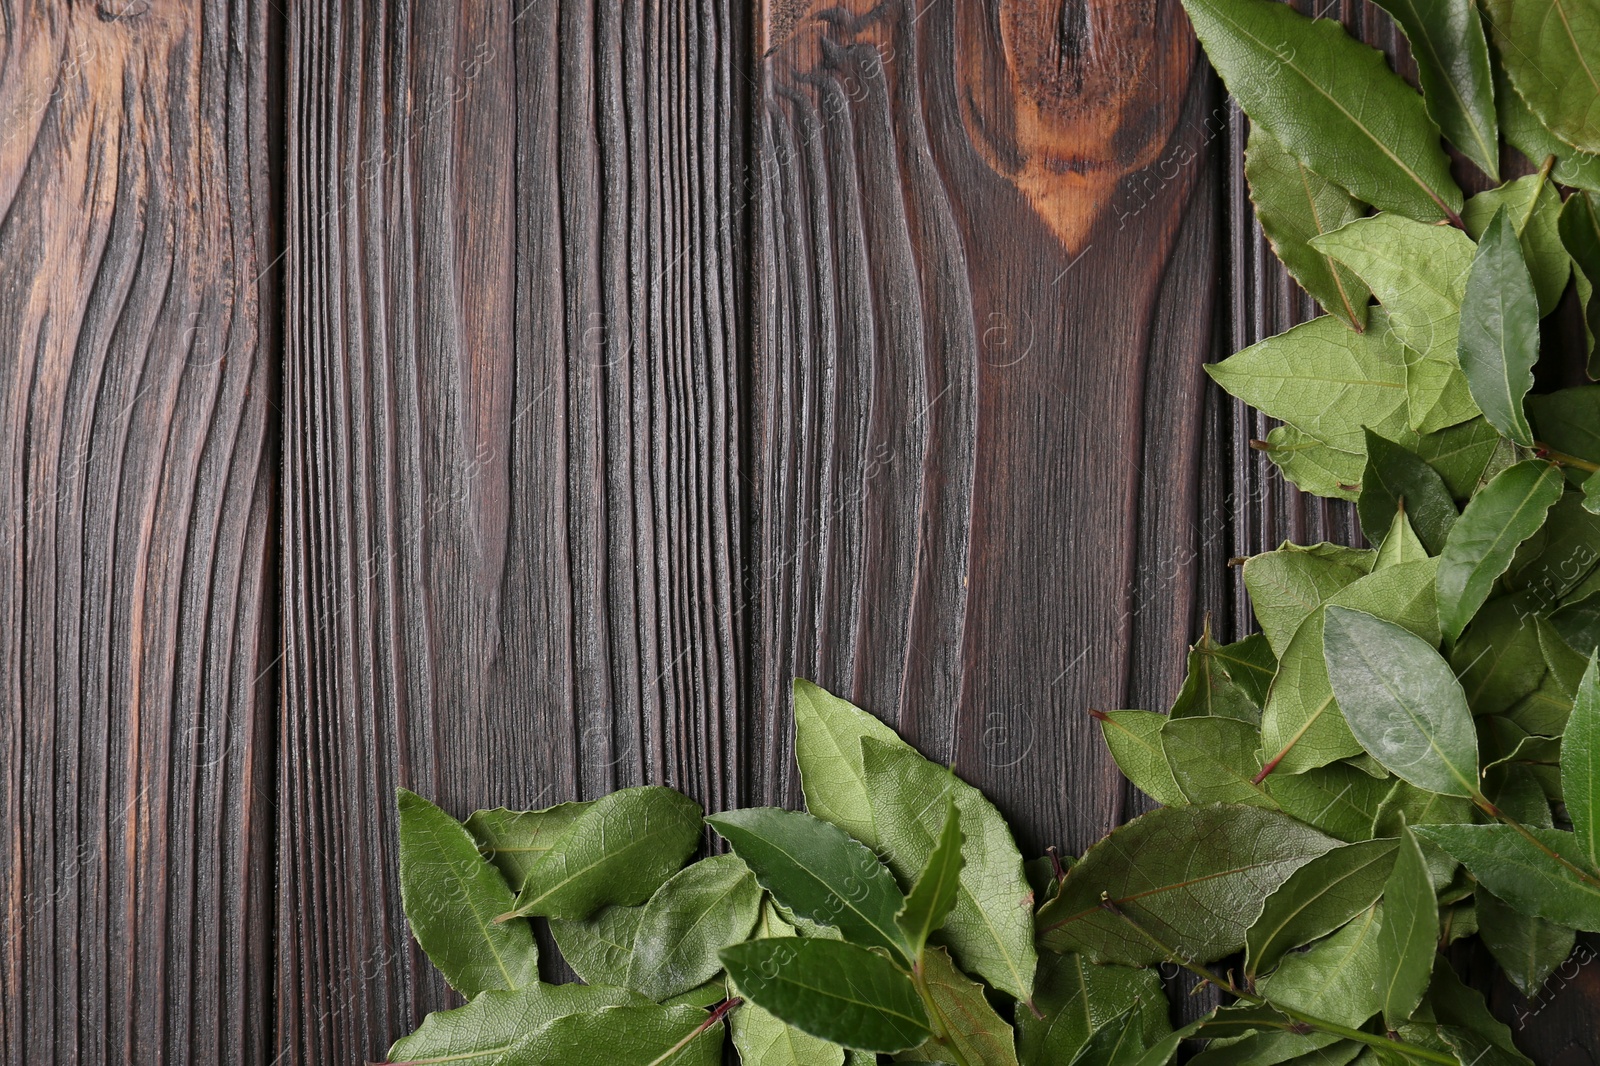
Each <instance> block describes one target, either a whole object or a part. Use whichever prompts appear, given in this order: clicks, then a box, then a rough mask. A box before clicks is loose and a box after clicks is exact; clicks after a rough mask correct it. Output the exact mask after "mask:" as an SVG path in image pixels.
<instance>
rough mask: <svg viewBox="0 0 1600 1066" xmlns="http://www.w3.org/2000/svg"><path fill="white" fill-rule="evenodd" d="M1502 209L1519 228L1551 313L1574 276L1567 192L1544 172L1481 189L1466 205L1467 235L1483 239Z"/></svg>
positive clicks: (1542, 309) (1544, 310) (1542, 303)
mask: <svg viewBox="0 0 1600 1066" xmlns="http://www.w3.org/2000/svg"><path fill="white" fill-rule="evenodd" d="M1501 211H1505V212H1506V215H1507V216H1508V218H1509V220H1510V222H1511V226H1512V228H1513V229H1514V230H1515V231H1516V234H1517V243H1518V246H1519V247H1520V248H1521V249H1522V259H1523V264H1524V265H1525V266H1526V267H1527V268H1528V274H1529V275H1530V276H1531V277H1532V278H1533V287H1534V290H1535V291H1536V292H1537V293H1538V294H1539V314H1540V315H1548V314H1549V313H1550V312H1551V311H1552V310H1554V309H1555V306H1556V304H1557V303H1558V302H1560V300H1561V293H1562V292H1563V291H1564V290H1565V289H1566V287H1567V278H1568V277H1570V276H1571V275H1572V264H1571V262H1570V261H1569V257H1568V256H1567V251H1566V249H1565V248H1564V247H1562V244H1561V194H1560V193H1558V192H1557V191H1556V188H1555V186H1554V185H1552V184H1551V182H1550V181H1549V179H1548V177H1545V176H1541V175H1538V174H1529V175H1528V176H1527V177H1523V178H1517V179H1515V180H1513V181H1508V182H1506V183H1505V184H1504V185H1502V186H1500V187H1499V188H1497V189H1489V190H1487V191H1485V192H1480V193H1478V194H1477V195H1476V196H1473V197H1472V198H1470V199H1469V200H1467V204H1466V206H1465V207H1463V208H1462V209H1461V223H1462V225H1464V226H1465V227H1466V230H1467V236H1469V237H1471V238H1472V239H1473V240H1475V241H1479V242H1480V243H1481V242H1482V240H1483V236H1484V234H1485V233H1486V232H1487V231H1488V229H1489V223H1490V222H1492V221H1494V216H1495V215H1497V214H1499V213H1500V212H1501Z"/></svg>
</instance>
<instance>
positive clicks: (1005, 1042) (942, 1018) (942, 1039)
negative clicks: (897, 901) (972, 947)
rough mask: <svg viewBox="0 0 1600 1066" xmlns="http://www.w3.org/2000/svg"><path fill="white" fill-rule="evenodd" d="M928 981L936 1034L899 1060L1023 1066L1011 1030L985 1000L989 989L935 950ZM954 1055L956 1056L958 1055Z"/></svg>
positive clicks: (927, 963)
mask: <svg viewBox="0 0 1600 1066" xmlns="http://www.w3.org/2000/svg"><path fill="white" fill-rule="evenodd" d="M923 979H924V981H925V982H926V984H927V988H928V1000H929V1004H930V1006H931V1007H932V1014H933V1021H934V1024H935V1026H936V1030H935V1036H934V1037H933V1039H931V1040H929V1041H928V1042H927V1043H925V1044H922V1045H921V1046H919V1047H916V1048H913V1049H912V1050H910V1051H903V1052H901V1053H900V1054H899V1055H897V1056H896V1059H897V1061H900V1062H946V1061H950V1060H951V1059H955V1060H956V1061H962V1062H968V1063H982V1064H983V1066H1018V1064H1017V1042H1016V1036H1015V1034H1014V1033H1013V1032H1012V1029H1011V1026H1010V1025H1009V1024H1008V1023H1007V1022H1006V1020H1005V1019H1004V1018H1001V1017H1000V1015H999V1014H998V1013H996V1012H995V1009H994V1007H992V1006H990V1005H989V1001H988V999H986V998H985V997H984V994H983V986H982V985H980V984H979V983H978V982H976V981H974V980H972V978H970V977H968V976H967V975H966V974H964V973H962V972H961V971H960V970H958V969H956V966H955V963H953V962H952V961H950V954H949V952H947V951H945V950H944V949H943V948H933V949H931V950H930V951H929V952H928V953H927V954H926V955H925V956H924V957H923ZM952 1053H954V1054H952Z"/></svg>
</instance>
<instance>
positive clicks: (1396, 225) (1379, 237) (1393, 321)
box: [1306, 213, 1477, 443]
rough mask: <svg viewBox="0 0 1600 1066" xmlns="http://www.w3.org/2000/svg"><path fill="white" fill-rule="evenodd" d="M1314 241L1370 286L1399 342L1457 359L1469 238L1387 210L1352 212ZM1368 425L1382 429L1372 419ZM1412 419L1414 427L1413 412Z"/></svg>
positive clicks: (1470, 249) (1470, 245)
mask: <svg viewBox="0 0 1600 1066" xmlns="http://www.w3.org/2000/svg"><path fill="white" fill-rule="evenodd" d="M1311 244H1312V247H1314V248H1316V249H1318V250H1319V251H1322V252H1326V253H1327V254H1328V255H1330V256H1332V257H1333V258H1334V259H1336V260H1337V261H1339V262H1341V263H1343V264H1344V265H1345V266H1347V267H1349V268H1350V269H1351V270H1354V271H1355V272H1356V273H1357V274H1359V275H1360V276H1361V278H1362V280H1363V281H1365V282H1366V283H1367V284H1368V285H1369V286H1371V288H1372V293H1373V295H1374V296H1376V297H1377V298H1378V299H1379V300H1380V301H1381V302H1382V303H1383V307H1384V310H1385V311H1386V312H1387V314H1388V322H1389V325H1390V326H1391V327H1392V329H1393V330H1394V335H1395V339H1396V340H1397V341H1399V343H1401V344H1403V345H1405V346H1406V347H1407V348H1410V349H1411V350H1413V351H1415V352H1417V353H1418V354H1419V355H1423V356H1426V357H1429V358H1432V359H1442V360H1444V362H1446V363H1454V362H1455V357H1456V345H1457V332H1458V328H1459V319H1460V313H1461V300H1462V297H1463V296H1465V295H1466V288H1467V274H1468V272H1469V271H1470V270H1471V268H1472V258H1473V256H1474V254H1476V251H1477V246H1476V245H1474V244H1473V243H1472V238H1471V237H1468V236H1467V235H1466V234H1465V233H1463V232H1461V231H1460V230H1458V229H1456V228H1454V227H1452V226H1431V225H1427V224H1425V223H1422V222H1418V221H1416V220H1415V219H1411V218H1406V217H1404V216H1402V215H1396V214H1392V213H1386V214H1379V215H1372V216H1370V217H1368V218H1359V219H1356V220H1355V221H1354V222H1350V223H1348V224H1346V225H1345V226H1343V227H1341V228H1340V229H1337V230H1334V231H1333V232H1332V233H1327V234H1324V235H1323V236H1321V237H1317V238H1314V239H1313V240H1312V242H1311ZM1365 424H1366V425H1367V426H1369V427H1371V428H1372V429H1375V430H1379V431H1380V432H1381V430H1382V427H1381V426H1380V425H1379V422H1378V420H1377V419H1370V420H1368V421H1367V422H1366V423H1365ZM1411 425H1412V428H1417V419H1416V418H1415V417H1413V419H1412V421H1411ZM1306 428H1308V429H1309V428H1310V427H1306ZM1330 443H1332V442H1331V441H1330Z"/></svg>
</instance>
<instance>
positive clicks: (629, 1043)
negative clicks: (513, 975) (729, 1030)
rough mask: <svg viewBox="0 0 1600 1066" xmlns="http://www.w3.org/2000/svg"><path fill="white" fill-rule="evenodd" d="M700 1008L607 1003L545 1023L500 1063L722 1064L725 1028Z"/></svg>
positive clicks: (522, 1065)
mask: <svg viewBox="0 0 1600 1066" xmlns="http://www.w3.org/2000/svg"><path fill="white" fill-rule="evenodd" d="M710 1023H711V1016H710V1015H709V1014H707V1013H706V1012H705V1011H703V1010H701V1009H700V1008H698V1007H690V1006H687V1005H680V1006H676V1007H662V1006H657V1005H655V1004H650V1005H648V1006H628V1007H605V1008H603V1009H601V1010H597V1011H588V1012H585V1013H582V1014H568V1015H565V1016H564V1017H560V1018H556V1019H555V1020H554V1021H550V1022H546V1023H545V1024H544V1025H542V1026H540V1027H539V1028H538V1029H535V1030H534V1031H533V1032H531V1033H529V1034H528V1035H527V1036H525V1037H523V1038H522V1039H521V1040H519V1041H517V1043H515V1044H513V1045H512V1046H511V1049H510V1050H509V1051H507V1052H505V1054H504V1055H502V1056H501V1057H500V1059H499V1060H498V1061H497V1062H496V1063H495V1066H546V1064H547V1063H552V1062H559V1063H562V1066H721V1063H722V1044H723V1031H722V1027H721V1026H720V1025H716V1024H710Z"/></svg>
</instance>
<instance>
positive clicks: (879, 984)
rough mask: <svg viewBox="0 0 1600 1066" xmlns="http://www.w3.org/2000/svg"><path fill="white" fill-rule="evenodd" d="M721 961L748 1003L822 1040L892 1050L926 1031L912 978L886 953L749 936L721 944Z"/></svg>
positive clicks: (920, 1038)
mask: <svg viewBox="0 0 1600 1066" xmlns="http://www.w3.org/2000/svg"><path fill="white" fill-rule="evenodd" d="M722 963H723V966H724V967H726V969H727V971H728V976H729V977H730V978H731V979H732V980H733V981H734V983H735V984H736V985H737V986H738V988H739V991H740V992H742V993H743V994H744V995H745V996H746V998H748V999H749V1000H750V1002H752V1003H754V1004H756V1005H757V1006H759V1007H761V1008H762V1009H763V1010H765V1011H767V1012H768V1013H770V1014H772V1015H773V1016H775V1017H777V1018H779V1019H781V1020H782V1021H784V1022H786V1023H788V1024H789V1025H792V1026H794V1027H795V1028H796V1029H799V1030H800V1031H801V1032H804V1033H809V1034H811V1035H812V1036H815V1037H818V1038H820V1039H822V1040H826V1041H829V1042H831V1043H834V1044H840V1045H843V1046H845V1047H851V1048H855V1049H857V1050H861V1051H882V1052H896V1051H904V1050H906V1049H907V1048H913V1047H916V1046H917V1045H918V1044H921V1043H922V1042H923V1041H924V1040H926V1039H927V1038H928V1037H929V1036H930V1035H931V1031H930V1029H929V1020H928V1015H927V1012H926V1011H925V1010H924V1009H923V1005H922V1001H921V999H920V998H919V997H918V995H917V990H916V986H914V985H913V984H912V983H911V978H910V977H909V976H907V975H906V974H905V973H904V972H903V971H902V970H900V969H899V968H898V967H896V966H895V965H894V964H893V963H892V962H890V961H889V960H888V959H887V958H885V957H884V956H882V955H879V954H876V953H874V952H871V951H868V950H867V949H866V948H863V947H857V946H856V945H855V944H848V943H845V942H844V941H840V940H818V939H802V938H783V937H774V938H769V939H762V940H750V941H746V942H745V943H743V944H736V945H734V946H733V947H729V948H724V949H723V950H722Z"/></svg>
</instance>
